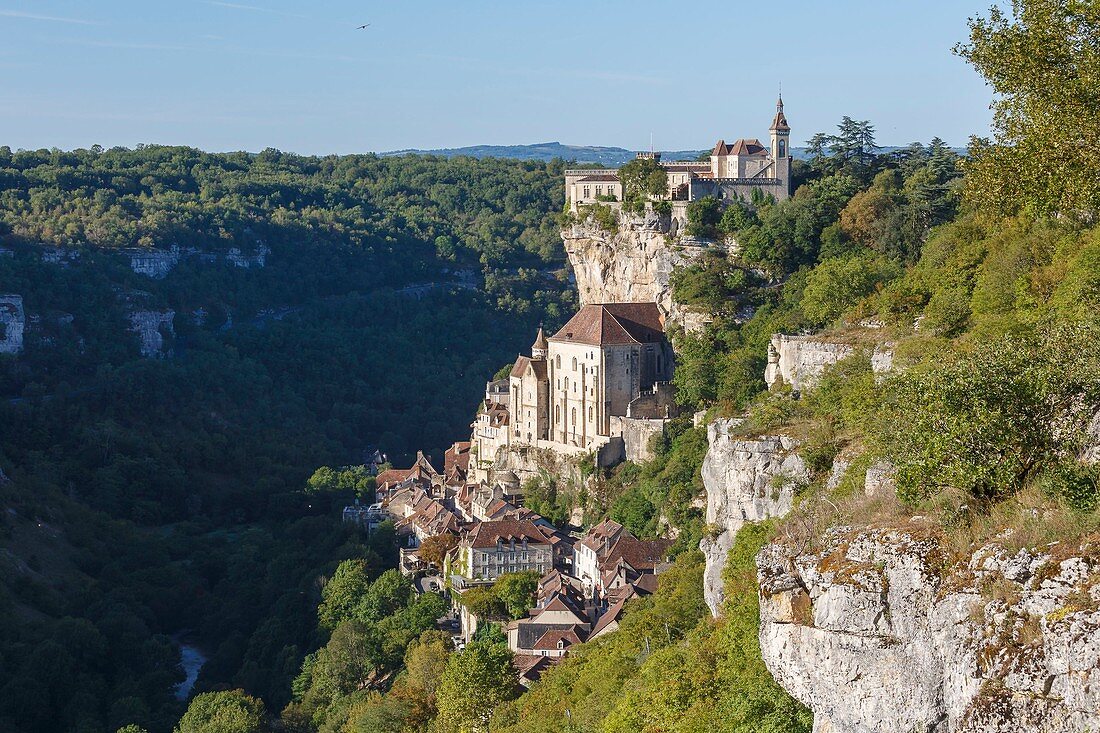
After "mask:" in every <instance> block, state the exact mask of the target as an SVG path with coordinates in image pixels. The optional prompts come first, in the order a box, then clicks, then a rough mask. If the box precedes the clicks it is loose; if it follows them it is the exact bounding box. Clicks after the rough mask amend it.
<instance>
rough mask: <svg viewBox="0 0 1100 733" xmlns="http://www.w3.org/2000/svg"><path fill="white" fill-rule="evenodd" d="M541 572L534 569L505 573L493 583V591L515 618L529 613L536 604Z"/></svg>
mask: <svg viewBox="0 0 1100 733" xmlns="http://www.w3.org/2000/svg"><path fill="white" fill-rule="evenodd" d="M538 584H539V574H538V573H537V572H535V571H533V570H530V571H526V572H522V573H505V574H504V575H501V576H500V577H499V578H497V581H496V582H495V583H493V593H494V594H496V597H497V598H499V599H500V601H501V603H503V604H504V607H505V608H506V609H507V610H508V615H509V616H511V617H512V618H513V619H518V618H522V617H524V616H526V615H527V611H528V609H530V608H532V607H533V606H534V605H535V590H536V589H537V588H538Z"/></svg>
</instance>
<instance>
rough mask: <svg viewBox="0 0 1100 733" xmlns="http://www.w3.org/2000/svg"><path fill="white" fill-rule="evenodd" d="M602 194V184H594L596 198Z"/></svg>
mask: <svg viewBox="0 0 1100 733" xmlns="http://www.w3.org/2000/svg"><path fill="white" fill-rule="evenodd" d="M600 196H603V186H596V198H599V197H600Z"/></svg>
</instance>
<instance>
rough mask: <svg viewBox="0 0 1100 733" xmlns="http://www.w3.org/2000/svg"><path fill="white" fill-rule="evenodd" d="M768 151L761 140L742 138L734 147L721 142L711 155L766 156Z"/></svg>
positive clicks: (716, 145) (716, 144)
mask: <svg viewBox="0 0 1100 733" xmlns="http://www.w3.org/2000/svg"><path fill="white" fill-rule="evenodd" d="M767 152H768V149H767V148H765V147H764V146H763V144H761V142H760V141H759V140H757V139H756V138H753V139H751V140H746V139H745V138H741V139H740V140H738V141H737V142H735V143H734V144H733V145H727V144H726V141H725V140H719V141H718V142H717V143H715V145H714V150H712V151H710V154H711V155H766V154H767Z"/></svg>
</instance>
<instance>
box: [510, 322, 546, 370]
mask: <svg viewBox="0 0 1100 733" xmlns="http://www.w3.org/2000/svg"><path fill="white" fill-rule="evenodd" d="M539 333H540V334H541V333H542V330H541V329H540V330H539ZM542 348H546V347H545V346H544V347H542ZM528 369H531V370H534V372H535V378H536V379H546V362H545V361H543V360H542V359H532V358H531V357H529V356H520V357H518V358H517V359H516V363H515V365H514V366H513V367H512V371H511V372H510V373H509V376H512V377H522V376H523V375H524V374H526V373H527V370H528Z"/></svg>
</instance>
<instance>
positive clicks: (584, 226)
mask: <svg viewBox="0 0 1100 733" xmlns="http://www.w3.org/2000/svg"><path fill="white" fill-rule="evenodd" d="M678 228H679V220H678V219H675V218H666V217H660V216H657V215H656V214H654V213H653V212H652V211H650V212H648V213H647V214H646V216H644V217H632V216H628V215H624V216H623V217H622V220H621V222H620V224H619V230H618V231H617V232H616V233H614V234H611V233H609V232H606V231H604V230H602V229H600V228H599V227H598V226H596V225H595V224H594V223H593V222H591V221H583V222H580V223H578V224H574V225H573V226H572V227H570V228H569V229H566V230H565V231H563V232H562V234H561V236H562V239H563V240H564V242H565V251H566V252H567V253H568V255H569V263H570V264H571V265H572V266H573V273H574V275H575V276H576V279H577V291H578V293H579V294H580V299H581V304H582V305H587V304H589V303H631V302H642V301H645V302H649V301H652V302H655V303H657V305H658V307H659V308H660V309H661V312H662V313H663V314H665V317H666V318H667V319H668V320H669V321H670V322H672V323H677V324H679V325H682V326H683V327H684V328H686V329H688V330H696V329H701V328H702V327H703V325H705V323H706V322H707V320H708V319H709V316H708V315H707V314H701V313H695V312H692V311H689V310H687V309H685V308H683V307H682V306H680V305H678V304H677V303H675V302H674V301H673V300H672V284H671V281H670V278H671V275H672V272H673V270H675V269H676V268H678V267H682V266H684V265H687V264H690V263H691V262H692V261H693V260H694V259H695V258H696V257H698V256H699V255H700V254H702V253H703V252H704V251H706V246H701V245H703V244H704V243H696V242H686V241H685V242H681V243H679V244H676V243H674V242H675V237H676V235H677V234H678V231H677V230H678ZM712 246H713V245H712Z"/></svg>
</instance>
